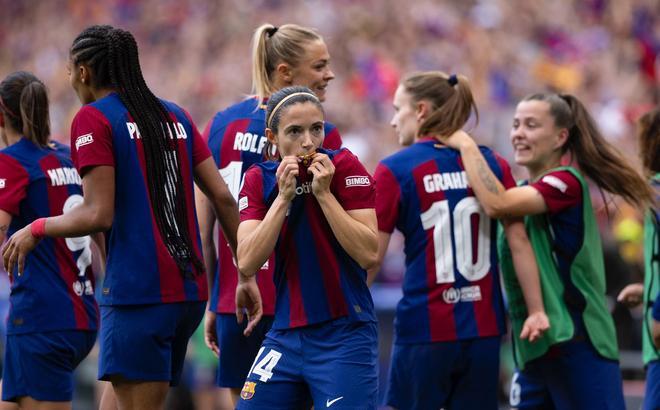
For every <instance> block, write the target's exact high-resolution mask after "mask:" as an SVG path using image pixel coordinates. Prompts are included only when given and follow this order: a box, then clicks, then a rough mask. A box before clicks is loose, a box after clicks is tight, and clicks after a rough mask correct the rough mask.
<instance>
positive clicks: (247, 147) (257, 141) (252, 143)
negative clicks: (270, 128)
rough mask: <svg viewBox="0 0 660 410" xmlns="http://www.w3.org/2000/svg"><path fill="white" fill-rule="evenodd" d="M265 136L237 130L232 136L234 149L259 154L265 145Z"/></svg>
mask: <svg viewBox="0 0 660 410" xmlns="http://www.w3.org/2000/svg"><path fill="white" fill-rule="evenodd" d="M266 141H267V139H266V137H264V136H263V135H257V134H252V133H250V132H245V133H243V132H237V133H236V136H235V137H234V151H246V152H255V153H257V154H261V153H262V151H263V150H264V147H265V146H266Z"/></svg>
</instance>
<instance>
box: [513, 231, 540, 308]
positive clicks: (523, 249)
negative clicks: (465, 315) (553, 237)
mask: <svg viewBox="0 0 660 410" xmlns="http://www.w3.org/2000/svg"><path fill="white" fill-rule="evenodd" d="M505 233H506V236H507V242H508V243H509V247H510V249H511V256H512V258H513V266H514V268H515V271H516V278H517V279H518V283H519V284H520V289H521V290H522V293H523V297H524V298H525V305H526V306H527V312H528V314H532V313H536V312H544V311H545V307H544V305H543V294H542V292H541V280H540V277H539V269H538V265H537V263H536V257H535V255H534V250H533V249H532V245H531V243H530V242H529V239H528V237H527V233H526V232H525V227H524V224H523V223H522V221H516V222H511V223H510V224H509V226H508V227H507V228H505Z"/></svg>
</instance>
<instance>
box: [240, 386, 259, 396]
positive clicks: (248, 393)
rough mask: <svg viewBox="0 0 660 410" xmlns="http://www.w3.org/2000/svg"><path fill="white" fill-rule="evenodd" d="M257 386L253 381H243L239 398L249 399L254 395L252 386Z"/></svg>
mask: <svg viewBox="0 0 660 410" xmlns="http://www.w3.org/2000/svg"><path fill="white" fill-rule="evenodd" d="M255 387H257V383H255V382H245V384H244V385H243V390H241V398H242V399H243V400H250V399H251V398H252V396H254V388H255Z"/></svg>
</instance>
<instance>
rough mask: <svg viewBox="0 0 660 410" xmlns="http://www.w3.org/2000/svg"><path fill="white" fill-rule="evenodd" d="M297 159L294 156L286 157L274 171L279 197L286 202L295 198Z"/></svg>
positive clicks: (297, 172) (297, 171)
mask: <svg viewBox="0 0 660 410" xmlns="http://www.w3.org/2000/svg"><path fill="white" fill-rule="evenodd" d="M299 172H300V171H299V170H298V158H297V157H296V156H295V155H287V156H286V157H284V158H282V162H280V165H279V166H278V167H277V171H275V177H277V187H278V188H279V191H280V193H279V194H280V196H282V198H284V199H285V200H286V201H291V200H292V199H293V198H294V197H295V196H296V184H297V179H296V177H297V176H298V174H299Z"/></svg>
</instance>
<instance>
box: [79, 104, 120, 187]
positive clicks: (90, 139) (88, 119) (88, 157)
mask: <svg viewBox="0 0 660 410" xmlns="http://www.w3.org/2000/svg"><path fill="white" fill-rule="evenodd" d="M71 159H72V160H73V163H74V165H75V167H76V168H77V169H78V173H79V174H80V175H81V176H83V175H84V174H85V172H86V171H87V170H88V169H89V168H91V167H95V166H100V165H109V166H115V158H114V152H113V148H112V127H111V126H110V123H109V122H108V119H107V118H106V117H105V116H104V115H103V113H101V112H100V111H99V110H98V109H96V108H94V107H92V106H90V105H86V106H84V107H82V108H81V109H80V111H78V114H76V116H75V118H74V119H73V122H72V123H71Z"/></svg>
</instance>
